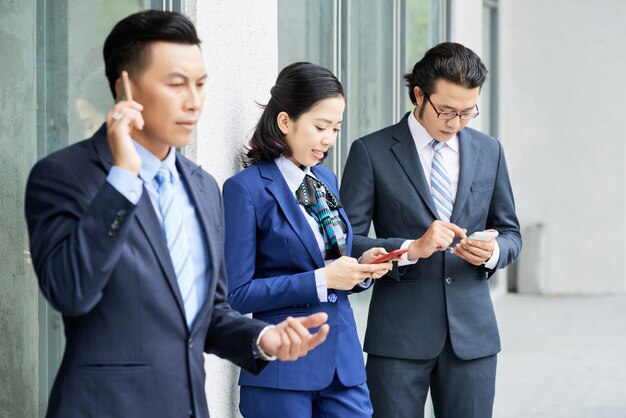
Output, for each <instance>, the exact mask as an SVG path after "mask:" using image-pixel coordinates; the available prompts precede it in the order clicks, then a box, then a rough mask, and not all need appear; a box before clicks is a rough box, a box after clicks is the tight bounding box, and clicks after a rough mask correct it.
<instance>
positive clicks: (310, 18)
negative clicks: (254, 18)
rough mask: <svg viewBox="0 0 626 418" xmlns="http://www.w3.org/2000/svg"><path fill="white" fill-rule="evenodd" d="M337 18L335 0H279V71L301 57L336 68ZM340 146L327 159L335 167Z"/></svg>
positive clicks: (332, 150)
mask: <svg viewBox="0 0 626 418" xmlns="http://www.w3.org/2000/svg"><path fill="white" fill-rule="evenodd" d="M333 21H334V20H333V0H319V1H310V0H278V69H279V71H280V70H281V69H283V68H285V67H286V66H287V65H289V64H291V63H294V62H298V61H308V62H312V63H314V64H317V65H321V66H323V67H326V68H328V69H329V70H331V71H334V70H333V68H334V62H333V49H334V44H335V40H334V39H333ZM337 141H340V138H338V140H337ZM336 148H337V147H332V148H331V149H330V151H329V152H328V156H327V157H326V159H325V160H324V163H323V165H324V166H325V167H326V168H329V169H330V170H333V171H336V169H337V167H336V164H334V163H335V153H336V152H337V151H336Z"/></svg>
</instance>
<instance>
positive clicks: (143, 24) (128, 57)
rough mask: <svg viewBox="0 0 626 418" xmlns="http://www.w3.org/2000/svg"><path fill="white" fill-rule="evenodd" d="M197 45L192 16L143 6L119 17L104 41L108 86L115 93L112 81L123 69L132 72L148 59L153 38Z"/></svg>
mask: <svg viewBox="0 0 626 418" xmlns="http://www.w3.org/2000/svg"><path fill="white" fill-rule="evenodd" d="M157 41H164V42H171V43H176V44H187V45H200V39H199V38H198V34H197V33H196V28H195V27H194V25H193V23H192V22H191V20H189V19H188V18H187V17H186V16H184V15H182V14H180V13H176V12H164V11H159V10H144V11H142V12H138V13H134V14H132V15H130V16H127V17H125V18H124V19H122V20H120V21H119V22H118V23H117V24H116V25H115V26H114V27H113V29H112V30H111V33H109V36H107V39H106V41H105V42H104V48H103V51H102V52H103V55H104V66H105V73H106V76H107V79H108V80H109V88H110V89H111V93H112V94H113V97H115V82H116V81H117V79H118V78H119V77H120V74H121V73H122V71H123V70H128V71H129V73H130V74H131V75H133V74H136V73H137V72H140V71H141V70H143V69H144V68H145V67H146V65H148V63H149V59H150V56H149V48H148V46H149V45H150V43H152V42H157Z"/></svg>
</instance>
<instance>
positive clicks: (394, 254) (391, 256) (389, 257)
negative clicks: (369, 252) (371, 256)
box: [370, 248, 409, 264]
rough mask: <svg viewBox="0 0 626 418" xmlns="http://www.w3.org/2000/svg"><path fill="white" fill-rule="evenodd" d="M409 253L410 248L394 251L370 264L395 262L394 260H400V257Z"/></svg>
mask: <svg viewBox="0 0 626 418" xmlns="http://www.w3.org/2000/svg"><path fill="white" fill-rule="evenodd" d="M407 251H409V249H408V248H404V249H397V250H393V251H391V252H390V253H387V254H385V255H383V256H381V257H378V258H377V259H375V260H374V261H372V262H371V263H370V264H379V263H384V262H386V261H389V260H393V259H394V258H398V256H401V255H402V254H404V253H406V252H407Z"/></svg>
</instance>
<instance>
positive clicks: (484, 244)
mask: <svg viewBox="0 0 626 418" xmlns="http://www.w3.org/2000/svg"><path fill="white" fill-rule="evenodd" d="M488 231H495V230H494V229H488ZM495 248H496V240H495V238H494V239H492V240H489V241H479V240H475V239H469V238H465V239H462V240H461V242H459V243H458V244H457V245H455V246H454V250H453V251H452V252H453V253H454V254H456V255H458V256H459V257H461V258H462V259H463V260H465V261H467V262H468V263H471V264H473V265H475V266H480V265H482V264H484V263H486V262H487V261H488V260H489V259H490V258H491V256H492V255H493V250H494V249H495Z"/></svg>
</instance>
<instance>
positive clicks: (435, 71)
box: [404, 42, 488, 105]
mask: <svg viewBox="0 0 626 418" xmlns="http://www.w3.org/2000/svg"><path fill="white" fill-rule="evenodd" d="M487 73H488V71H487V67H485V64H483V62H482V61H481V60H480V57H479V56H478V55H476V53H474V51H472V50H471V49H469V48H467V47H465V46H463V45H461V44H458V43H454V42H443V43H440V44H438V45H435V46H434V47H432V48H431V49H429V50H428V51H426V54H425V55H424V57H423V58H422V59H421V60H419V61H418V62H417V63H416V64H415V66H414V67H413V71H412V72H410V73H407V74H405V75H404V79H405V80H406V86H407V87H408V88H409V98H410V99H411V102H412V103H413V104H414V105H416V104H417V102H416V100H415V92H414V90H415V87H416V86H417V87H419V88H420V89H422V91H423V92H424V94H426V96H430V95H431V94H433V93H435V91H434V90H435V83H436V82H437V81H438V80H440V79H443V80H446V81H449V82H451V83H454V84H457V85H459V86H462V87H466V88H468V89H474V88H476V87H482V85H483V83H484V82H485V79H486V78H487Z"/></svg>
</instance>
